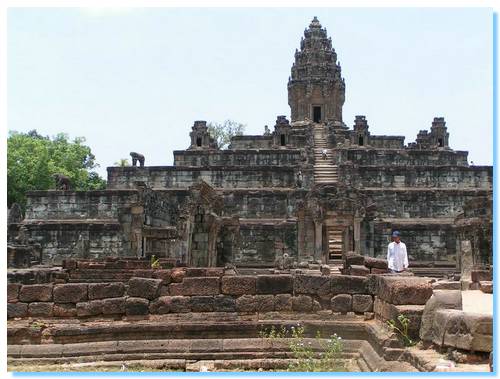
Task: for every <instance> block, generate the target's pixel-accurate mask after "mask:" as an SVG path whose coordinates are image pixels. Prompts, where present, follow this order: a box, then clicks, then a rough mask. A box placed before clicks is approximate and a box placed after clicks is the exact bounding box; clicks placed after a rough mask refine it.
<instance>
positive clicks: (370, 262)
mask: <svg viewBox="0 0 500 379" xmlns="http://www.w3.org/2000/svg"><path fill="white" fill-rule="evenodd" d="M365 266H366V267H369V268H379V269H382V270H387V268H388V266H387V260H386V259H381V258H373V257H365Z"/></svg>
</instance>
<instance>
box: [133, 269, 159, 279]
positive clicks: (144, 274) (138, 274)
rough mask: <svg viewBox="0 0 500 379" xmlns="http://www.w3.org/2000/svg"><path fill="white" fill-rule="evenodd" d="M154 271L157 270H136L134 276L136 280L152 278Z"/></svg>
mask: <svg viewBox="0 0 500 379" xmlns="http://www.w3.org/2000/svg"><path fill="white" fill-rule="evenodd" d="M154 271H155V270H153V269H138V270H134V274H133V275H132V276H133V277H134V278H152V277H153V272H154Z"/></svg>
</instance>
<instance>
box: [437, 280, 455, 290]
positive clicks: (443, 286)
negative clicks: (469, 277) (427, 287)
mask: <svg viewBox="0 0 500 379" xmlns="http://www.w3.org/2000/svg"><path fill="white" fill-rule="evenodd" d="M432 289H434V290H460V289H462V284H461V283H460V282H458V281H449V280H439V281H437V282H434V283H432Z"/></svg>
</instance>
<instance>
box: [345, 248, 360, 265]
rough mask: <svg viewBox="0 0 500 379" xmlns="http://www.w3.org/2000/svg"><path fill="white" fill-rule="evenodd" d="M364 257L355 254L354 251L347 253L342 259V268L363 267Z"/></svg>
mask: <svg viewBox="0 0 500 379" xmlns="http://www.w3.org/2000/svg"><path fill="white" fill-rule="evenodd" d="M364 264H365V256H364V255H360V254H356V253H355V252H354V251H349V252H347V254H346V255H345V258H344V266H345V267H350V266H351V265H364Z"/></svg>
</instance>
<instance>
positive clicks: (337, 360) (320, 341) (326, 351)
mask: <svg viewBox="0 0 500 379" xmlns="http://www.w3.org/2000/svg"><path fill="white" fill-rule="evenodd" d="M259 336H260V337H261V338H271V339H275V338H288V339H290V345H289V346H290V350H291V351H292V354H293V358H294V361H293V362H291V363H290V364H289V366H288V371H295V372H328V371H345V365H344V362H343V360H342V351H343V347H344V346H343V342H342V338H341V337H339V336H337V334H334V335H332V336H330V338H328V339H324V338H322V336H321V332H320V331H319V330H318V331H317V332H316V336H315V338H314V339H313V338H306V337H305V336H304V327H303V326H301V325H300V324H299V325H297V326H292V327H291V328H290V329H287V328H286V327H284V326H282V327H281V328H279V329H278V328H275V327H274V326H272V327H271V328H269V329H265V330H261V331H260V333H259ZM318 347H319V349H318ZM318 350H319V351H320V352H319V353H318Z"/></svg>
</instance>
